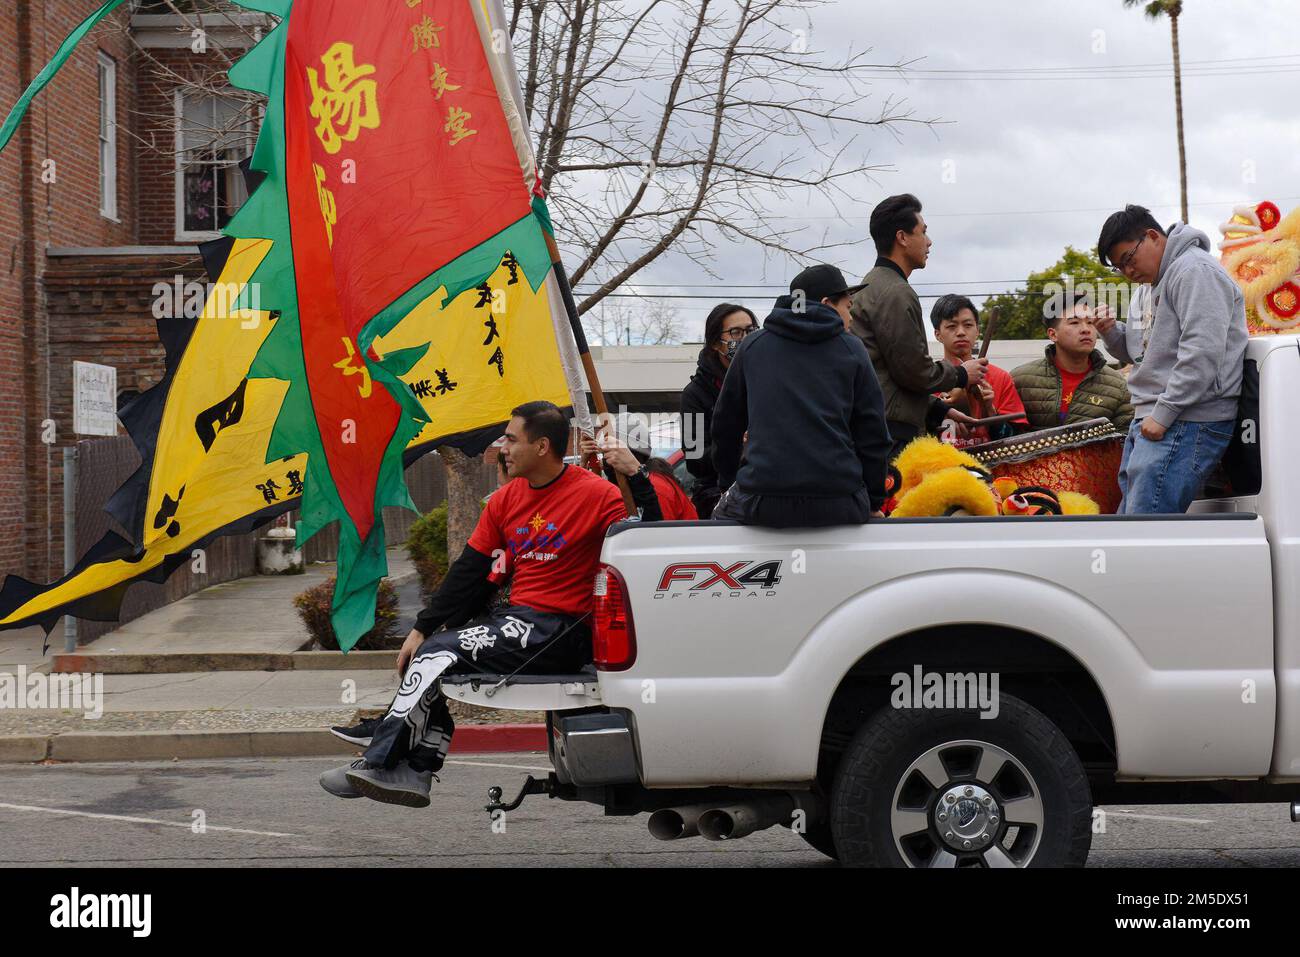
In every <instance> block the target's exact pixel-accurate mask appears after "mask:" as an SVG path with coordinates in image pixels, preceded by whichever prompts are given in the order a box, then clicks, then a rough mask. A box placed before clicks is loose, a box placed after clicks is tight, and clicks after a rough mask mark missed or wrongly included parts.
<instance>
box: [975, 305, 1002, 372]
mask: <svg viewBox="0 0 1300 957" xmlns="http://www.w3.org/2000/svg"><path fill="white" fill-rule="evenodd" d="M997 329H998V310H997V307H996V306H994V307H993V311H992V312H990V313H989V324H988V325H987V326H986V327H985V329H984V341H983V342H981V343H980V355H979V357H980V358H981V359H984V358H987V357H988V354H989V346H991V345H992V344H993V333H995V332H996V331H997Z"/></svg>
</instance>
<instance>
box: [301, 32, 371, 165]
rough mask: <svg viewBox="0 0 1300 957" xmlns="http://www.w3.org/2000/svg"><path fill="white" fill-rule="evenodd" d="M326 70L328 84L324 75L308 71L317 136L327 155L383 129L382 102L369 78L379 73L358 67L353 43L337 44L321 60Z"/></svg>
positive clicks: (309, 68) (311, 69) (367, 66)
mask: <svg viewBox="0 0 1300 957" xmlns="http://www.w3.org/2000/svg"><path fill="white" fill-rule="evenodd" d="M321 63H322V64H323V65H324V67H325V85H324V87H322V86H321V82H320V74H319V73H317V72H316V70H314V69H313V68H312V67H308V68H307V81H308V82H309V83H310V84H311V110H310V112H311V115H312V116H313V117H315V118H316V120H317V124H316V136H317V137H319V138H320V142H321V146H323V147H324V148H325V152H326V153H330V154H331V155H332V154H334V153H337V152H338V151H339V150H340V149H341V148H342V146H343V141H344V140H347V141H348V142H349V143H351V142H353V141H355V140H356V138H357V134H358V133H359V132H360V131H361V130H362V129H368V130H373V129H376V128H378V126H379V102H378V100H377V99H376V97H375V91H376V89H377V86H376V84H375V81H374V80H371V79H366V78H367V77H369V76H370V75H371V74H373V73H374V72H375V68H374V67H373V66H369V65H366V64H362V65H361V66H358V65H357V64H356V62H355V60H354V59H353V52H352V44H350V43H343V42H339V43H335V44H334V45H333V46H332V47H330V48H329V49H328V50H326V51H325V53H324V55H323V56H322V57H321Z"/></svg>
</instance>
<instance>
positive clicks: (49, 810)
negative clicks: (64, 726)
mask: <svg viewBox="0 0 1300 957" xmlns="http://www.w3.org/2000/svg"><path fill="white" fill-rule="evenodd" d="M0 808H8V809H9V810H11V811H38V812H40V813H42V814H67V815H71V816H72V817H93V818H97V819H99V820H104V821H125V822H127V823H128V824H162V825H163V826H165V827H183V828H186V829H187V830H188V829H189V828H190V827H191V824H190V823H189V822H186V821H160V820H158V819H157V818H152V817H127V816H126V815H124V814H96V813H94V812H92V811H68V810H64V809H63V808H57V807H35V806H33V805H30V804H0ZM204 830H208V831H228V832H229V833H231V834H256V835H258V836H260V837H301V836H302V835H301V834H282V833H281V832H279V831H251V830H249V829H248V828H244V827H222V826H221V825H219V824H205V825H204Z"/></svg>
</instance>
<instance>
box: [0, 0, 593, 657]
mask: <svg viewBox="0 0 1300 957" xmlns="http://www.w3.org/2000/svg"><path fill="white" fill-rule="evenodd" d="M120 2H121V0H117V2H110V3H107V4H105V5H104V6H103V7H101V8H100V9H99V10H98V11H96V13H95V14H93V15H92V16H91V17H90V18H88V20H87V21H86V22H85V23H83V24H82V25H81V26H80V27H79V28H78V30H77V31H74V33H73V34H72V36H70V37H69V39H68V41H66V42H65V43H64V45H63V47H61V48H60V51H59V57H62V59H65V60H66V58H67V56H68V55H69V54H70V53H71V50H72V47H73V46H74V45H75V42H76V41H77V40H79V39H80V37H81V36H84V35H85V33H86V32H88V30H89V29H90V27H92V26H93V25H94V23H95V22H97V21H98V19H100V18H102V17H103V16H105V15H106V14H107V13H108V12H110V11H111V10H112V9H113V8H114V7H116V6H117V5H118V3H120ZM237 2H239V3H240V5H241V6H244V7H246V8H248V9H251V10H258V11H263V12H266V13H269V14H271V15H273V16H275V17H278V18H279V23H278V25H277V26H276V27H275V28H274V29H273V30H272V31H271V32H270V33H269V34H268V35H267V36H266V37H265V38H264V39H263V40H262V41H261V42H260V43H259V44H258V45H257V46H255V47H254V48H253V49H251V50H250V51H249V52H248V54H247V55H246V56H245V57H244V58H243V59H242V60H240V61H239V62H238V63H237V64H236V65H235V66H234V67H233V68H232V69H231V70H230V81H231V83H232V84H233V85H234V86H236V87H239V88H242V89H247V90H255V91H258V92H261V93H263V94H265V95H266V97H267V106H266V114H265V119H264V121H263V126H262V130H261V133H260V135H259V137H258V140H257V145H256V148H255V150H254V154H253V157H252V161H251V168H252V171H253V175H254V176H257V177H260V183H259V184H258V185H257V186H256V189H255V190H254V192H253V193H252V195H251V197H250V198H249V200H248V202H247V203H245V205H244V207H243V208H242V209H241V210H240V211H239V213H238V214H237V215H236V216H235V217H234V218H233V219H232V220H231V222H230V224H229V226H228V227H227V228H226V229H225V230H224V232H225V234H226V236H227V239H226V240H223V241H222V242H221V243H220V244H213V246H211V247H208V248H205V250H204V254H205V259H207V260H209V271H210V272H211V273H212V274H213V276H214V278H215V283H214V284H213V286H212V291H211V293H210V294H209V296H208V300H207V303H206V308H205V310H204V311H203V313H202V315H201V316H199V317H198V318H197V319H165V320H160V323H159V331H160V336H161V338H162V339H163V342H164V344H165V345H166V347H167V369H166V374H165V377H164V379H163V380H162V381H161V382H160V383H159V385H158V386H156V387H155V388H154V389H152V390H150V391H149V392H148V393H146V394H145V395H143V396H141V398H140V399H139V400H137V401H136V402H135V403H133V404H132V406H130V407H129V408H128V409H126V410H124V411H123V413H122V420H123V423H124V424H125V425H126V427H127V430H128V432H129V433H130V434H131V436H132V438H133V439H134V441H135V442H136V444H137V446H138V447H139V448H140V451H141V455H142V458H143V464H142V466H141V468H140V470H139V472H137V474H136V475H135V476H133V477H132V478H131V480H129V481H128V482H127V483H126V484H125V485H124V486H123V487H122V489H120V490H119V491H118V493H117V495H116V496H115V497H114V499H113V500H112V502H110V504H109V511H110V512H111V513H112V514H113V515H114V517H115V518H117V519H118V521H119V522H120V523H121V524H122V525H123V526H124V527H125V528H127V529H128V530H130V532H131V534H132V537H133V540H131V541H128V540H126V539H123V538H121V537H120V536H117V535H114V534H110V535H109V536H106V537H105V539H104V540H103V541H101V542H100V543H99V544H98V545H96V546H95V547H94V548H93V549H91V551H90V553H89V554H88V555H87V556H86V557H85V558H84V559H83V560H82V561H81V562H80V563H79V565H78V567H77V568H76V569H75V570H74V571H73V572H72V573H70V574H69V575H68V576H66V577H65V578H63V579H61V580H60V581H58V582H54V583H52V584H50V585H45V586H40V585H37V584H34V583H31V582H27V581H24V580H22V579H18V578H16V577H13V576H11V577H10V578H9V579H8V580H6V582H5V585H4V588H3V590H0V628H8V627H17V626H19V625H26V624H31V623H33V622H41V623H43V624H45V625H46V627H47V628H48V627H52V626H53V623H54V621H55V620H56V619H57V618H58V616H59V615H61V614H65V613H70V614H77V615H80V616H82V617H94V618H101V619H105V618H107V619H112V618H115V617H116V615H117V609H118V606H119V604H120V600H121V595H122V592H123V591H124V589H125V588H126V587H127V586H128V585H130V584H131V583H133V582H135V581H139V580H145V579H148V580H154V581H160V580H162V578H164V577H165V576H166V575H168V574H170V572H171V571H173V570H174V569H175V568H177V567H179V565H180V564H182V563H185V562H187V561H189V560H190V556H191V554H192V552H193V550H194V549H196V548H199V547H202V546H203V545H204V544H205V543H206V542H208V541H210V540H211V539H212V538H214V537H216V536H218V535H223V534H230V533H232V532H242V531H247V530H250V529H252V528H254V527H256V526H257V525H258V524H261V523H264V522H266V521H268V520H270V519H271V518H273V517H274V516H276V515H278V514H280V513H281V512H284V511H286V510H288V509H290V508H299V509H300V510H301V521H300V524H299V526H298V536H299V538H298V543H299V545H300V546H301V544H302V542H303V541H305V540H306V539H307V538H310V537H311V535H313V534H314V533H315V532H317V531H319V530H320V529H321V528H322V527H324V526H326V525H328V524H330V523H332V522H338V524H339V533H340V534H339V574H338V582H337V585H336V589H335V593H334V626H335V630H336V632H337V633H338V635H339V638H340V644H341V645H342V646H343V647H344V648H349V647H351V645H352V644H354V643H355V641H356V640H357V638H359V637H360V636H361V635H362V634H364V633H365V632H366V631H367V630H368V629H369V628H370V627H371V625H372V624H373V617H374V608H375V594H376V589H377V585H378V582H379V580H380V579H381V578H382V577H383V576H384V575H385V574H386V572H387V563H386V560H385V554H384V547H385V541H384V528H383V519H382V509H383V507H384V506H389V505H397V506H406V507H412V504H411V500H410V496H409V494H408V491H407V488H406V484H405V481H404V479H403V470H404V467H405V466H406V465H408V464H409V463H410V462H411V461H412V460H413V459H414V458H416V457H417V456H418V455H419V454H421V453H422V452H425V451H428V450H430V449H433V448H435V447H437V446H440V445H456V446H459V447H461V448H463V449H464V450H465V451H467V452H470V453H475V452H478V451H481V450H482V449H483V448H485V447H486V446H487V445H488V444H489V443H490V442H491V441H492V440H493V439H494V438H496V437H497V436H498V435H499V434H500V433H501V430H502V424H503V423H504V421H505V420H506V419H508V417H509V411H510V409H511V408H513V407H514V406H516V405H518V404H520V403H522V402H526V401H529V400H533V399H548V400H550V401H553V402H555V403H556V404H558V405H560V406H568V405H571V404H574V403H573V399H572V397H573V396H575V395H578V396H580V395H581V389H582V386H581V382H580V379H579V378H578V375H577V368H578V366H577V361H576V346H575V339H574V331H573V330H572V328H571V326H570V320H569V316H568V313H567V312H566V310H565V306H564V302H563V300H562V298H561V287H560V284H559V280H558V279H557V276H556V275H555V274H554V273H553V272H552V262H551V256H550V253H549V252H548V246H547V234H548V233H549V230H550V220H549V216H548V214H547V211H546V207H545V203H544V201H543V199H542V197H541V196H540V189H538V188H537V183H538V176H537V170H536V167H535V163H534V159H533V155H532V150H531V147H530V145H529V138H528V134H527V130H526V128H525V127H524V124H523V122H522V120H521V117H520V108H519V102H520V96H519V91H518V81H517V76H516V73H515V70H514V65H513V63H512V61H511V55H510V47H509V43H508V42H507V41H506V40H505V37H506V36H507V34H506V26H507V24H506V20H505V17H504V14H503V12H502V9H501V6H500V0H368V2H367V3H366V4H365V13H364V16H359V15H358V4H357V3H356V2H355V0H237ZM59 57H56V59H55V61H54V62H52V63H51V65H50V66H49V67H47V68H46V69H45V70H44V71H42V73H41V75H40V76H38V78H37V80H36V81H35V82H34V83H33V84H32V88H30V89H29V90H28V91H27V93H26V94H24V97H23V99H22V100H20V101H19V103H18V105H17V106H16V107H15V108H14V112H13V113H11V115H10V117H9V119H8V120H7V121H6V123H5V124H4V126H2V127H0V148H3V145H4V143H5V142H6V141H7V139H8V137H9V136H10V135H11V134H12V131H13V127H14V126H15V125H16V123H17V122H18V121H19V120H20V119H21V115H22V112H23V111H25V109H26V106H27V104H28V103H29V102H30V100H31V97H32V96H34V95H35V93H36V92H38V91H39V88H40V87H41V86H43V85H44V83H46V82H48V80H49V79H50V77H51V76H52V75H53V73H54V71H55V70H57V68H58V66H59V65H61V61H60V59H59ZM578 407H579V412H580V413H582V414H585V407H584V406H582V403H578Z"/></svg>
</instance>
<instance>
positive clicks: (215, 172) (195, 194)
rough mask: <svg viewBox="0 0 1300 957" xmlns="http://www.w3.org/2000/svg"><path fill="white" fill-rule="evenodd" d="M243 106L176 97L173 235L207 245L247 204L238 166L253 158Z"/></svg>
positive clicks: (200, 96)
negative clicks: (198, 240)
mask: <svg viewBox="0 0 1300 957" xmlns="http://www.w3.org/2000/svg"><path fill="white" fill-rule="evenodd" d="M250 112H251V107H250V106H249V104H248V103H247V101H244V100H240V99H237V98H236V97H233V96H217V95H213V94H209V93H193V92H186V91H184V90H177V91H176V147H177V149H176V158H177V166H176V234H177V238H178V239H208V238H211V237H213V236H215V235H217V234H218V232H219V231H220V230H221V229H223V228H224V227H225V225H226V224H227V223H228V222H230V217H232V216H233V215H235V212H236V211H237V210H238V209H239V207H240V206H242V205H243V203H244V200H246V199H247V198H248V190H247V189H246V188H245V187H244V176H243V173H242V171H241V170H240V169H239V163H240V162H241V161H242V160H244V159H247V158H248V156H249V155H251V154H252V152H253V142H254V139H255V124H254V121H253V120H252V119H251V117H250V116H249V114H250Z"/></svg>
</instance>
